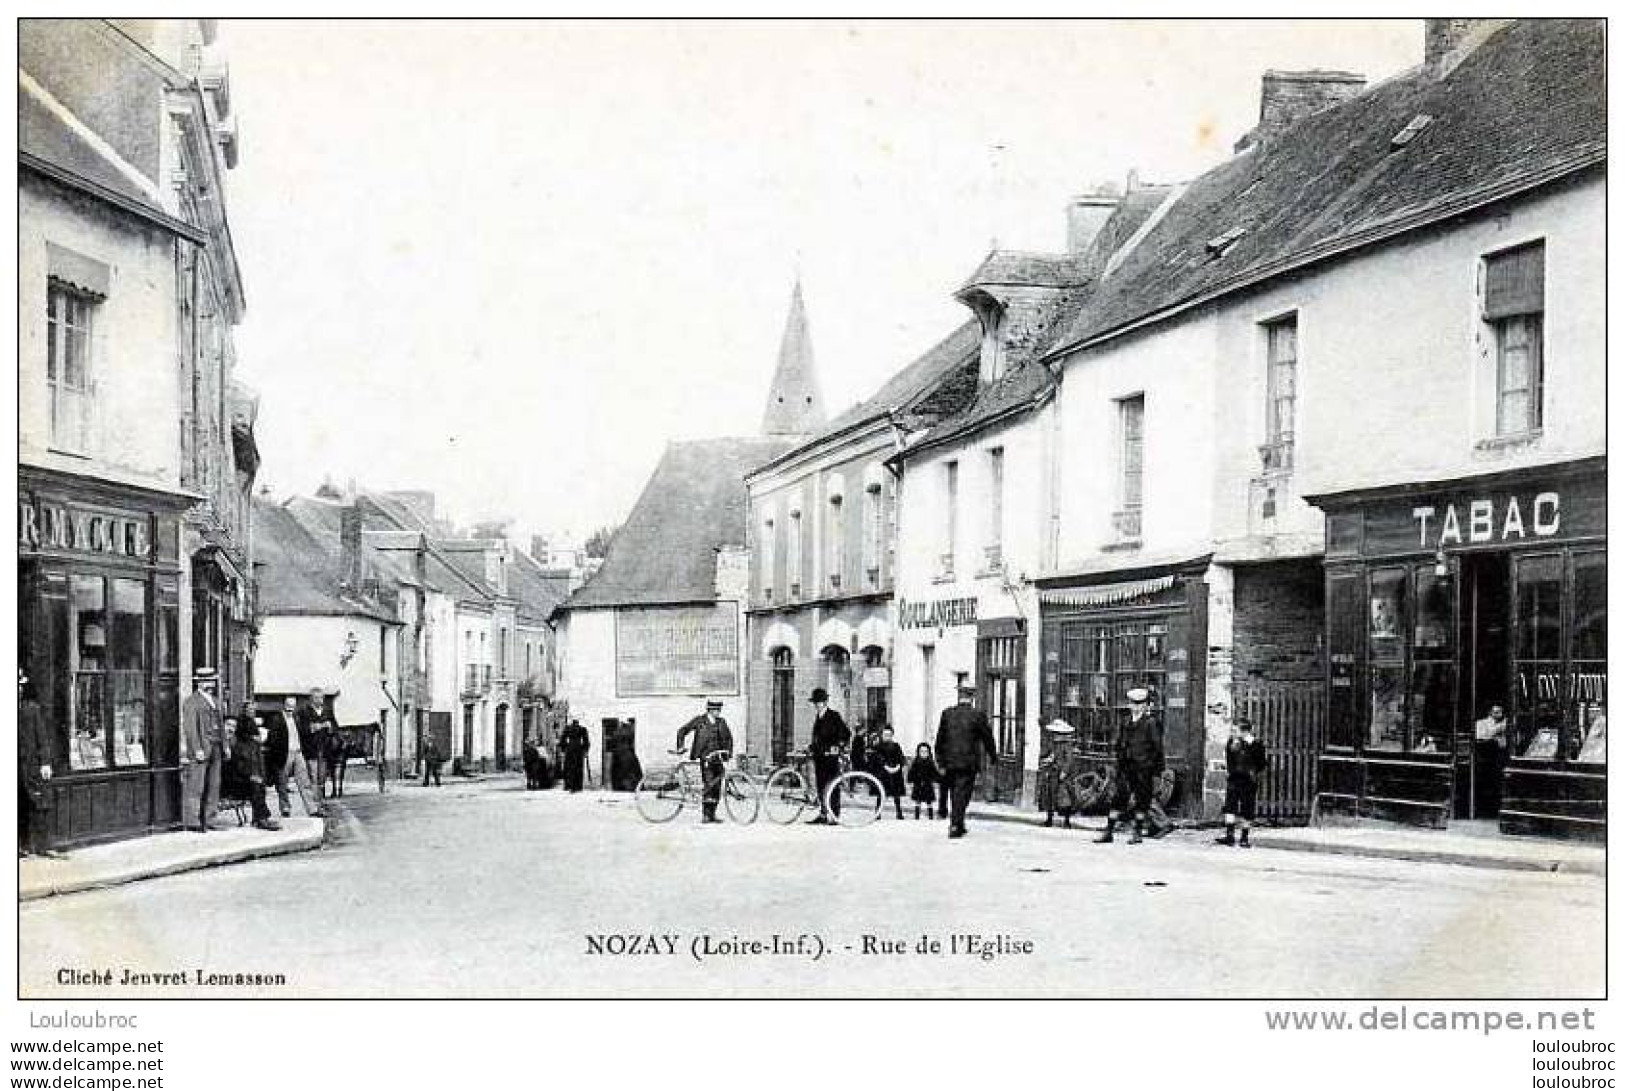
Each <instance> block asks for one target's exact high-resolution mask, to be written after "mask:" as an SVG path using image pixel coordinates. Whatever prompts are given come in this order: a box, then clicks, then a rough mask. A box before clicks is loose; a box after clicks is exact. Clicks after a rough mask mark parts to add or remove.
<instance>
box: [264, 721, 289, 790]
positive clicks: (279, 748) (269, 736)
mask: <svg viewBox="0 0 1625 1091" xmlns="http://www.w3.org/2000/svg"><path fill="white" fill-rule="evenodd" d="M264 719H265V744H264V750H265V768H266V769H267V770H269V771H270V772H271V774H272V775H273V776H275V775H276V774H277V773H279V772H281V771H282V767H283V766H284V765H286V764H288V719H287V717H285V716H283V715H282V713H281V711H280V710H272V711H270V712H267V713H266V714H265V717H264Z"/></svg>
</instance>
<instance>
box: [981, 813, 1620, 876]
mask: <svg viewBox="0 0 1625 1091" xmlns="http://www.w3.org/2000/svg"><path fill="white" fill-rule="evenodd" d="M969 814H970V817H972V818H975V819H977V820H978V821H982V822H1008V823H1014V824H1017V825H1024V826H1037V827H1039V828H1040V829H1042V828H1044V819H1043V816H1042V815H1039V814H1036V813H1034V814H1027V813H1022V812H1011V811H982V810H978V809H977V808H975V807H972V808H970V811H969ZM1056 828H1057V829H1059V828H1060V827H1056ZM1072 828H1073V829H1074V830H1090V831H1098V830H1101V829H1104V828H1105V823H1104V822H1102V821H1100V820H1099V819H1093V818H1091V819H1089V820H1088V821H1085V822H1079V821H1077V820H1076V819H1074V820H1073V823H1072ZM1181 828H1182V829H1187V830H1188V829H1192V828H1193V827H1190V826H1184V827H1181ZM1202 828H1203V829H1206V828H1209V827H1202ZM1211 828H1215V829H1216V828H1217V827H1216V826H1215V827H1211ZM1260 832H1261V834H1262V836H1260V837H1259V838H1258V839H1257V840H1255V841H1254V842H1253V847H1254V848H1258V849H1281V850H1283V851H1288V852H1320V853H1326V854H1328V855H1334V856H1364V857H1367V858H1369V859H1376V860H1410V861H1413V862H1416V863H1426V864H1455V865H1458V866H1460V867H1476V868H1493V869H1499V870H1502V871H1545V872H1551V873H1554V874H1560V875H1597V876H1602V875H1606V874H1607V858H1606V857H1605V856H1602V855H1601V854H1599V858H1598V859H1595V860H1566V859H1562V858H1560V857H1528V856H1501V855H1497V854H1495V853H1487V852H1463V851H1455V850H1451V849H1448V848H1439V849H1431V848H1428V849H1422V848H1419V849H1410V848H1396V847H1393V846H1390V845H1362V844H1349V843H1346V842H1337V841H1322V840H1318V839H1316V838H1312V837H1300V836H1294V835H1293V834H1292V833H1291V832H1290V831H1288V830H1282V829H1277V828H1268V829H1265V830H1262V831H1260Z"/></svg>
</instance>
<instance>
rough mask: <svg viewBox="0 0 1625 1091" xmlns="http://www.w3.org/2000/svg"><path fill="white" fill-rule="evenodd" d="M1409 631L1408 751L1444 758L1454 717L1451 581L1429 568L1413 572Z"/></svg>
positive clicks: (1449, 745)
mask: <svg viewBox="0 0 1625 1091" xmlns="http://www.w3.org/2000/svg"><path fill="white" fill-rule="evenodd" d="M1415 574H1416V584H1415V586H1416V593H1415V596H1414V598H1413V601H1414V602H1415V611H1414V613H1415V619H1414V621H1413V623H1412V626H1411V630H1412V631H1411V657H1412V662H1411V689H1410V727H1411V733H1410V749H1411V750H1412V751H1413V752H1415V753H1419V754H1444V753H1449V752H1450V751H1451V749H1452V747H1453V745H1454V743H1453V736H1454V734H1455V715H1456V662H1455V640H1454V633H1455V625H1456V610H1455V599H1456V596H1455V580H1454V577H1453V576H1452V575H1451V574H1450V572H1449V571H1446V572H1445V574H1444V575H1440V574H1439V572H1438V571H1437V570H1436V569H1435V568H1434V567H1433V566H1432V565H1419V566H1417V568H1416V569H1415Z"/></svg>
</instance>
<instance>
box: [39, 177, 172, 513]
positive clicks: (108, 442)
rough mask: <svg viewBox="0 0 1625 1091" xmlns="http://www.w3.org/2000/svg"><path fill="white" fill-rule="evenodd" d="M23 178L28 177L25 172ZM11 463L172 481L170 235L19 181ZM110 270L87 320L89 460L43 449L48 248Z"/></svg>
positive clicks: (167, 484) (159, 484)
mask: <svg viewBox="0 0 1625 1091" xmlns="http://www.w3.org/2000/svg"><path fill="white" fill-rule="evenodd" d="M24 177H25V179H26V177H27V176H26V175H25V176H24ZM17 223H18V238H17V261H18V276H19V280H18V289H17V303H18V311H17V322H18V331H17V332H18V373H17V396H18V407H17V425H18V452H17V453H18V457H19V460H20V461H23V462H27V463H29V464H31V465H36V466H48V467H51V468H54V469H59V470H66V471H68V472H71V473H78V474H89V475H93V476H96V477H107V478H111V479H114V480H118V481H125V482H130V483H134V484H142V485H150V486H153V487H156V488H170V489H173V488H177V487H178V486H179V484H180V426H179V423H178V422H179V420H180V411H181V406H180V381H179V378H178V375H179V361H178V357H177V351H178V348H177V344H176V337H177V333H176V325H175V323H176V313H177V310H176V308H177V302H176V296H175V292H176V284H175V252H174V247H175V246H176V245H180V244H177V243H176V242H175V241H174V240H173V239H172V237H171V236H169V235H168V234H167V233H165V232H160V231H157V230H155V229H138V228H135V227H134V226H133V225H132V223H131V221H130V220H129V219H128V217H120V216H117V215H115V214H113V213H111V212H108V211H106V210H103V209H100V208H98V207H96V206H94V205H93V204H91V203H90V202H89V201H84V202H75V201H70V200H68V199H67V198H65V197H63V196H59V195H58V194H56V193H53V192H50V191H47V190H45V189H44V188H43V187H42V186H40V185H37V184H35V183H33V182H32V181H25V183H24V184H23V185H22V186H21V188H20V189H19V191H18V219H17ZM47 242H52V243H56V244H57V245H59V246H64V247H67V248H68V249H70V250H73V251H75V252H77V253H79V254H82V255H84V256H85V257H87V258H91V259H93V260H95V261H99V262H102V263H103V264H105V265H107V266H109V268H110V270H111V274H110V276H111V285H110V289H109V293H108V297H107V299H105V300H104V301H102V302H101V303H100V304H98V305H97V306H96V307H95V309H94V313H93V317H92V336H93V341H92V344H93V358H92V381H93V383H94V390H95V394H94V412H93V415H92V420H91V425H90V441H91V442H90V449H89V451H88V452H86V453H87V454H88V456H89V457H77V456H75V455H72V454H66V453H61V452H56V451H53V450H51V449H50V439H51V420H50V393H49V388H48V386H47V384H46V287H47V283H46V282H47V277H48V273H49V268H50V267H49V262H48V259H47V256H46V243H47Z"/></svg>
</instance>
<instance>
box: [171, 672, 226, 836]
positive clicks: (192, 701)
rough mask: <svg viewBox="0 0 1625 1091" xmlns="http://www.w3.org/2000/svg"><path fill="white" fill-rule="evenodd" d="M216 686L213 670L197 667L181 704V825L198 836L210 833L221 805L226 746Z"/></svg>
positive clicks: (223, 723) (223, 721)
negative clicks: (221, 776)
mask: <svg viewBox="0 0 1625 1091" xmlns="http://www.w3.org/2000/svg"><path fill="white" fill-rule="evenodd" d="M218 684H219V683H218V680H217V679H216V677H215V672H214V670H213V669H212V668H210V667H199V668H198V669H197V670H195V671H193V672H192V692H191V693H189V694H187V696H186V700H185V701H182V702H181V755H180V765H181V822H182V824H184V825H185V826H186V827H187V828H188V829H192V830H196V831H197V832H198V833H208V832H209V822H210V820H211V819H213V818H214V812H215V809H216V808H217V807H218V806H219V805H220V773H221V767H222V765H223V764H224V763H225V760H226V749H227V746H228V745H229V744H228V743H227V741H226V725H225V720H223V719H222V718H221V715H220V701H219V699H218V698H217V697H216V696H215V687H216V686H217V685H218ZM194 823H196V825H194Z"/></svg>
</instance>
